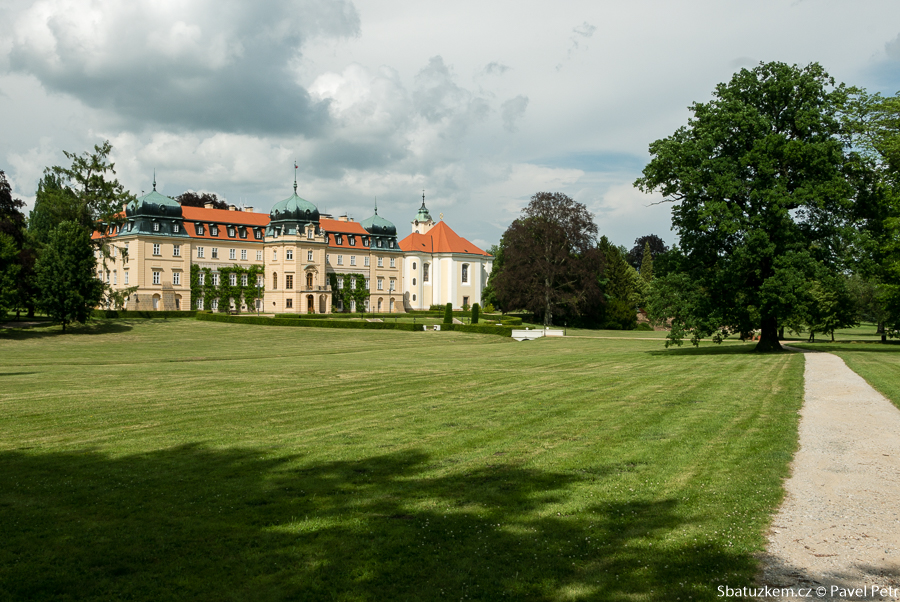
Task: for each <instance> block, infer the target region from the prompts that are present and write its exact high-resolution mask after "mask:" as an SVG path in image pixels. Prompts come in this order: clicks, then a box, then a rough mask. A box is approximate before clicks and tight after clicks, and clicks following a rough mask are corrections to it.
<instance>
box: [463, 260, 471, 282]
mask: <svg viewBox="0 0 900 602" xmlns="http://www.w3.org/2000/svg"><path fill="white" fill-rule="evenodd" d="M462 281H463V284H465V283H467V282H468V281H469V264H468V263H464V264H462Z"/></svg>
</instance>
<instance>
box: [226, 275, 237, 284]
mask: <svg viewBox="0 0 900 602" xmlns="http://www.w3.org/2000/svg"><path fill="white" fill-rule="evenodd" d="M228 284H229V285H231V286H237V274H235V273H234V272H232V273H230V274H228Z"/></svg>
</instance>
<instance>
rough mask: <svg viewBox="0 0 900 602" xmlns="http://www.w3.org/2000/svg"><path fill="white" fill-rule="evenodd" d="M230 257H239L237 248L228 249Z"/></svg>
mask: <svg viewBox="0 0 900 602" xmlns="http://www.w3.org/2000/svg"><path fill="white" fill-rule="evenodd" d="M228 259H237V249H228Z"/></svg>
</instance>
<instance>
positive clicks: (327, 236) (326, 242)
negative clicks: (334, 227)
mask: <svg viewBox="0 0 900 602" xmlns="http://www.w3.org/2000/svg"><path fill="white" fill-rule="evenodd" d="M328 238H329V235H328V234H326V235H325V244H326V245H327V244H328Z"/></svg>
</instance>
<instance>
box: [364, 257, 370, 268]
mask: <svg viewBox="0 0 900 602" xmlns="http://www.w3.org/2000/svg"><path fill="white" fill-rule="evenodd" d="M363 265H364V266H366V267H369V257H368V255H367V256H365V257H363Z"/></svg>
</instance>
